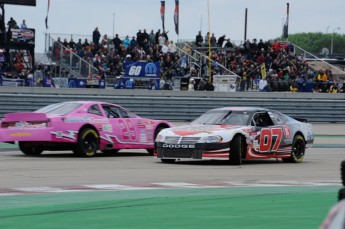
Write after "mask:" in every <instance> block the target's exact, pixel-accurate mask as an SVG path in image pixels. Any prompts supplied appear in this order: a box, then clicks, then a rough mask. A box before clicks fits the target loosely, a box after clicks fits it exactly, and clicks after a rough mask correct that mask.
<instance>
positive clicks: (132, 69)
mask: <svg viewBox="0 0 345 229" xmlns="http://www.w3.org/2000/svg"><path fill="white" fill-rule="evenodd" d="M124 68H125V77H131V78H132V77H146V78H160V74H161V68H160V63H159V62H154V63H152V62H130V61H127V62H126V63H125V66H124Z"/></svg>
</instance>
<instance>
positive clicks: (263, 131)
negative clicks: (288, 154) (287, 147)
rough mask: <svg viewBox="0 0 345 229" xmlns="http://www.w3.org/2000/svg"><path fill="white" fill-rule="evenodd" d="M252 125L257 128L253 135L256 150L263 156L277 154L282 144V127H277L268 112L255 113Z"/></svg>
mask: <svg viewBox="0 0 345 229" xmlns="http://www.w3.org/2000/svg"><path fill="white" fill-rule="evenodd" d="M251 125H252V126H255V128H254V129H255V132H254V133H252V136H253V138H254V139H253V146H254V150H255V151H256V152H257V153H262V154H271V153H275V152H277V151H278V149H279V147H280V145H281V142H282V135H283V128H282V126H280V125H275V123H274V122H273V121H272V119H271V117H270V115H269V114H268V112H257V113H255V114H254V115H253V117H252V120H251Z"/></svg>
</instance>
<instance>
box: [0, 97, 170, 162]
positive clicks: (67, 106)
mask: <svg viewBox="0 0 345 229" xmlns="http://www.w3.org/2000/svg"><path fill="white" fill-rule="evenodd" d="M0 125H1V128H0V142H8V143H14V142H18V143H19V148H20V150H21V151H22V152H23V153H24V154H27V155H39V154H41V153H42V152H43V151H44V150H50V151H57V150H72V151H73V152H74V153H75V154H77V155H80V156H86V157H92V156H94V155H95V154H96V152H97V150H101V151H102V152H103V153H110V154H111V153H115V152H117V151H118V150H120V149H146V150H147V151H148V153H149V154H150V155H153V152H154V139H155V138H156V136H157V135H158V133H159V132H160V131H161V130H162V129H164V128H168V127H171V126H172V124H170V123H169V122H166V121H161V120H152V119H146V118H141V117H139V116H137V115H135V114H134V113H132V112H130V111H128V110H126V109H124V108H122V107H120V106H118V105H115V104H111V103H104V102H89V101H88V102H86V101H71V102H63V103H57V104H51V105H48V106H46V107H43V108H41V109H39V110H37V111H34V112H21V113H9V114H5V117H4V118H3V119H2V120H1V122H0Z"/></svg>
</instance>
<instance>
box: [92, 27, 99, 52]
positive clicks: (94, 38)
mask: <svg viewBox="0 0 345 229" xmlns="http://www.w3.org/2000/svg"><path fill="white" fill-rule="evenodd" d="M100 38H101V33H100V32H99V31H98V27H96V28H95V30H94V31H93V33H92V42H93V43H94V44H95V45H96V46H97V47H98V46H99V39H100Z"/></svg>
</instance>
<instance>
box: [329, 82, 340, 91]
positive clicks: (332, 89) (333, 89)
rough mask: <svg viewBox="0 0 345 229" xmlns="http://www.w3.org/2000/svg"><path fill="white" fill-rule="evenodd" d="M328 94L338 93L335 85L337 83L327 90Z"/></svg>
mask: <svg viewBox="0 0 345 229" xmlns="http://www.w3.org/2000/svg"><path fill="white" fill-rule="evenodd" d="M329 93H338V85H337V83H334V84H333V85H332V86H331V87H330V88H329Z"/></svg>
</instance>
